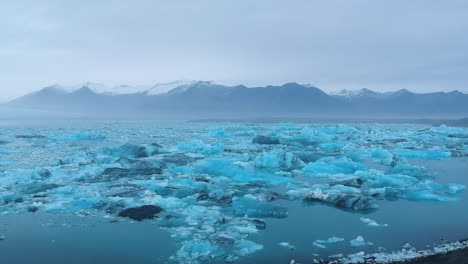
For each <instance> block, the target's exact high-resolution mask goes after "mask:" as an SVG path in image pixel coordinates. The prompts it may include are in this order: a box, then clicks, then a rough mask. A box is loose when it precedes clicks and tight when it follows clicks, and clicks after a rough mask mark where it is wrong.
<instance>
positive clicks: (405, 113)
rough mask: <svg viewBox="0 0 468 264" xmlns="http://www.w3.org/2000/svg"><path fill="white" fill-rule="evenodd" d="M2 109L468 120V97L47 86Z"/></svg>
mask: <svg viewBox="0 0 468 264" xmlns="http://www.w3.org/2000/svg"><path fill="white" fill-rule="evenodd" d="M1 109H4V111H6V110H5V109H8V112H9V113H10V114H9V117H12V118H14V117H15V115H16V116H18V117H20V116H21V117H23V116H24V117H27V116H28V115H36V116H41V115H42V116H56V117H67V116H69V117H83V118H85V117H86V118H117V119H213V118H220V119H222V118H234V119H235V118H271V117H282V118H288V117H289V118H460V117H465V116H468V95H467V94H463V93H461V92H459V91H453V92H449V93H445V92H437V93H426V94H417V93H412V92H410V91H408V90H399V91H396V92H386V93H379V92H374V91H372V90H369V89H361V90H355V91H348V90H342V91H339V92H336V93H330V94H327V93H325V92H323V91H322V90H320V89H319V88H317V87H313V86H310V85H301V84H298V83H286V84H284V85H281V86H265V87H246V86H243V85H238V86H225V85H220V84H216V83H212V82H205V81H177V82H172V83H166V84H158V85H154V86H144V85H142V86H128V85H120V86H113V87H107V86H105V85H102V84H95V83H85V84H83V85H79V86H60V85H52V86H49V87H45V88H43V89H41V90H39V91H37V92H34V93H30V94H27V95H25V96H22V97H20V98H17V99H15V100H13V101H11V102H8V103H7V104H4V105H3V106H2V108H1ZM0 117H2V116H0ZM2 118H5V117H4V116H3V117H2Z"/></svg>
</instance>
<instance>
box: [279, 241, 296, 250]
mask: <svg viewBox="0 0 468 264" xmlns="http://www.w3.org/2000/svg"><path fill="white" fill-rule="evenodd" d="M278 245H279V246H282V247H285V248H288V249H290V250H294V249H295V247H294V246H293V245H291V244H289V242H280V243H278Z"/></svg>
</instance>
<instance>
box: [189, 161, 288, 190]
mask: <svg viewBox="0 0 468 264" xmlns="http://www.w3.org/2000/svg"><path fill="white" fill-rule="evenodd" d="M195 171H196V172H198V173H206V174H209V175H215V176H226V177H229V178H231V179H233V180H235V181H238V182H267V183H270V184H280V183H287V182H290V181H291V179H290V178H286V177H281V176H278V175H274V174H270V173H266V172H259V171H253V170H249V169H247V168H244V167H242V166H239V165H236V164H233V163H231V162H229V161H226V160H209V161H204V162H202V163H200V164H198V165H197V167H196V169H195Z"/></svg>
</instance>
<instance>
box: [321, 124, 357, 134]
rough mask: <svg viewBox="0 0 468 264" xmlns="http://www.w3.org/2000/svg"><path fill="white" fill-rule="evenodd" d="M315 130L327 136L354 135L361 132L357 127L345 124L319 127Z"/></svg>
mask: <svg viewBox="0 0 468 264" xmlns="http://www.w3.org/2000/svg"><path fill="white" fill-rule="evenodd" d="M314 129H315V130H318V131H321V132H325V133H327V134H348V135H349V134H353V133H357V132H359V130H357V129H356V128H355V127H353V126H348V125H344V124H338V125H334V126H318V127H315V128H314Z"/></svg>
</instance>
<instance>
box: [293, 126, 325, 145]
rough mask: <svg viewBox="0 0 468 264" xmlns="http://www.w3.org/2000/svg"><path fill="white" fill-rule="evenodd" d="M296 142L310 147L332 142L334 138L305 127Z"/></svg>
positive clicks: (296, 137) (297, 136)
mask: <svg viewBox="0 0 468 264" xmlns="http://www.w3.org/2000/svg"><path fill="white" fill-rule="evenodd" d="M295 140H296V141H297V142H299V143H301V144H305V145H309V144H316V143H323V142H329V141H332V140H333V136H330V135H328V134H327V133H324V132H322V131H318V130H315V129H313V128H309V127H305V128H303V129H302V130H301V133H300V134H298V135H296V136H295Z"/></svg>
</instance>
